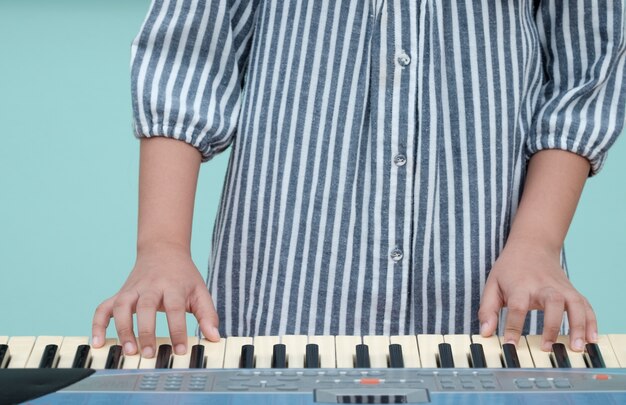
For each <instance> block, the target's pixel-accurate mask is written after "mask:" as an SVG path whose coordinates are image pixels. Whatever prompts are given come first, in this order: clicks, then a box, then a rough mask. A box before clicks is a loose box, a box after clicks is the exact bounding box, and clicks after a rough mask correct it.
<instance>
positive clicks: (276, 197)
mask: <svg viewBox="0 0 626 405" xmlns="http://www.w3.org/2000/svg"><path fill="white" fill-rule="evenodd" d="M625 45H626V44H625V38H624V10H623V3H622V0H471V1H470V0H466V1H462V0H367V1H366V0H359V1H356V0H336V1H330V0H303V1H295V0H293V1H282V0H264V1H261V0H221V1H207V0H153V4H152V6H151V8H150V11H149V13H148V16H147V18H146V20H145V23H144V25H143V26H142V28H141V30H140V32H139V34H138V35H137V37H136V38H135V40H134V42H133V46H132V56H133V61H132V96H133V108H134V117H135V132H136V135H137V136H139V137H151V136H167V137H172V138H176V139H180V140H182V141H184V142H187V143H189V144H191V145H193V146H195V147H196V148H198V150H199V151H200V152H201V153H202V155H203V157H204V160H209V159H210V158H211V157H212V156H214V155H215V154H216V153H219V152H221V151H222V150H224V149H225V148H227V147H228V146H229V145H232V152H231V158H230V163H229V168H228V175H227V179H226V183H225V185H224V191H223V197H222V203H221V207H220V210H219V213H218V218H217V221H216V227H215V230H214V237H213V243H214V245H213V259H212V263H211V267H212V268H213V272H212V274H211V275H210V277H211V279H210V288H211V291H212V294H213V298H214V300H215V302H216V305H217V309H218V313H219V315H220V319H221V325H220V329H221V330H220V331H221V333H222V334H223V335H227V336H230V335H264V334H272V335H278V334H294V333H295V334H311V335H312V334H325V335H330V334H406V333H419V332H423V333H470V332H476V331H477V330H478V320H477V311H478V306H479V300H480V296H481V292H482V288H483V285H484V283H485V279H486V277H487V275H488V273H489V269H490V267H491V266H492V264H493V263H494V261H495V260H496V258H497V257H498V254H499V252H500V251H501V250H502V248H503V245H504V243H505V241H506V237H507V234H508V232H509V227H510V224H511V219H512V217H513V215H514V214H515V211H516V208H517V205H518V202H519V198H520V194H521V189H522V186H523V181H524V175H525V171H526V164H527V160H528V158H529V156H531V155H532V154H533V153H535V152H537V151H539V150H542V149H555V148H556V149H564V150H568V151H571V152H574V153H577V154H580V155H582V156H584V157H586V158H587V159H589V161H590V162H591V165H592V174H594V173H596V172H597V171H598V170H599V169H600V168H601V166H602V163H603V161H604V159H605V157H606V152H607V150H608V149H609V147H610V146H611V145H612V143H613V142H614V141H615V139H616V137H617V135H618V134H619V133H620V132H621V130H622V127H623V124H624V107H625V105H626V103H625V96H626V86H625V85H624V76H625V73H624V72H625V69H624V63H625V60H626V58H625V57H624V51H625ZM539 318H540V316H537V315H534V316H533V317H532V319H531V318H529V322H528V325H527V327H528V328H527V332H531V333H535V332H536V331H537V330H536V328H537V327H538V325H539V327H540V324H541V319H539Z"/></svg>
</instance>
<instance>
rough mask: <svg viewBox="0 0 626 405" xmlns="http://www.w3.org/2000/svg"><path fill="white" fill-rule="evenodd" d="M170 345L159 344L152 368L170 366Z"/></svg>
mask: <svg viewBox="0 0 626 405" xmlns="http://www.w3.org/2000/svg"><path fill="white" fill-rule="evenodd" d="M171 362H172V345H161V346H159V350H158V351H157V359H156V364H155V366H154V368H172V366H171Z"/></svg>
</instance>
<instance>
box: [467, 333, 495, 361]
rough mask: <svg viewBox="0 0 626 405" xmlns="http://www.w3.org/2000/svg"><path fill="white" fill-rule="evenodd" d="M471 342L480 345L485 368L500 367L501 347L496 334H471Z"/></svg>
mask: <svg viewBox="0 0 626 405" xmlns="http://www.w3.org/2000/svg"><path fill="white" fill-rule="evenodd" d="M472 343H478V344H479V345H482V347H483V352H484V353H485V361H486V362H487V368H502V357H501V356H502V348H501V346H500V339H499V338H498V336H497V335H493V336H489V337H482V336H481V335H472Z"/></svg>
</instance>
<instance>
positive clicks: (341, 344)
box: [335, 336, 362, 368]
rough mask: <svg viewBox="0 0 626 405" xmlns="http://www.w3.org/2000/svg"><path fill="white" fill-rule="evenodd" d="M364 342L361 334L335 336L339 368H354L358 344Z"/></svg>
mask: <svg viewBox="0 0 626 405" xmlns="http://www.w3.org/2000/svg"><path fill="white" fill-rule="evenodd" d="M361 343H362V339H361V337H360V336H335V356H336V358H337V368H353V367H354V363H355V355H356V346H357V345H359V344H361Z"/></svg>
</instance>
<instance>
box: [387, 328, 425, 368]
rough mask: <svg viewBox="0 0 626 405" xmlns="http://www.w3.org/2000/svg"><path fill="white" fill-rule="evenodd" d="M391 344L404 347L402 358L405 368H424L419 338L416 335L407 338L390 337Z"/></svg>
mask: <svg viewBox="0 0 626 405" xmlns="http://www.w3.org/2000/svg"><path fill="white" fill-rule="evenodd" d="M389 343H391V344H398V345H400V346H402V357H403V360H404V367H407V368H419V367H422V362H421V360H420V353H419V349H418V347H417V337H416V336H415V335H406V336H390V337H389Z"/></svg>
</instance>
